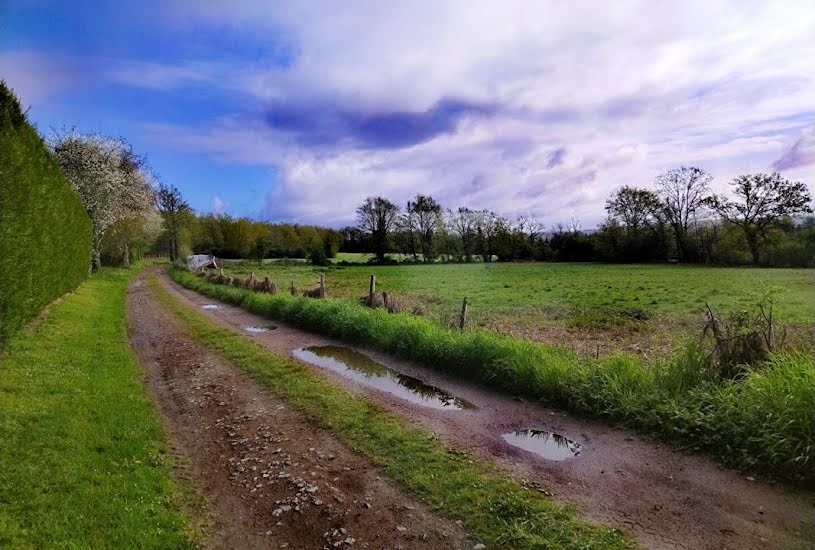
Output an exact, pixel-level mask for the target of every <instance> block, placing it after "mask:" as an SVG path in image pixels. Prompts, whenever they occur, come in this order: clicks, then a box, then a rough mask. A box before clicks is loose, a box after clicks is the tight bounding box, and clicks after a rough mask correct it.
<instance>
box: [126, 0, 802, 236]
mask: <svg viewBox="0 0 815 550" xmlns="http://www.w3.org/2000/svg"><path fill="white" fill-rule="evenodd" d="M164 16H165V17H168V16H169V18H170V20H171V21H172V24H174V25H184V24H187V23H185V22H189V23H188V24H190V25H195V26H199V25H203V26H204V27H207V28H212V29H219V28H223V27H225V26H228V27H230V28H252V29H255V30H258V29H260V31H258V32H262V31H263V30H266V31H268V32H269V33H274V35H275V37H277V38H278V39H281V40H286V41H288V42H289V43H290V45H291V49H292V51H295V52H296V55H295V56H294V58H293V60H292V62H291V63H290V64H287V65H286V66H275V65H274V63H256V64H254V65H251V66H241V67H239V68H238V69H235V70H233V71H232V72H231V73H230V74H229V75H228V76H223V75H222V76H219V77H218V79H216V80H218V81H222V83H221V84H220V85H221V86H229V87H232V88H239V89H242V90H244V91H245V92H247V93H249V94H252V95H254V96H256V98H258V99H261V100H264V101H269V102H273V101H274V102H282V103H285V104H296V105H302V106H305V111H306V112H308V108H309V106H313V105H314V106H321V105H325V104H329V105H331V106H333V107H335V108H337V109H351V110H354V111H358V112H361V113H378V112H385V113H390V112H398V111H411V112H423V111H427V110H428V109H430V108H431V107H432V106H434V105H437V104H438V102H439V101H441V100H442V99H444V98H450V97H455V98H462V99H465V100H468V101H472V102H477V103H481V104H488V105H497V106H498V110H497V112H496V113H493V114H491V115H490V116H478V115H475V114H474V115H464V116H462V117H461V119H460V120H459V121H458V126H457V127H456V130H455V131H454V132H452V133H439V134H438V135H436V136H435V137H433V138H432V139H429V140H427V141H425V142H421V143H416V144H414V145H412V146H410V147H405V148H401V149H393V148H390V149H389V148H386V147H382V148H376V147H375V146H374V147H371V146H366V147H365V148H361V147H358V146H348V145H347V144H346V143H344V142H342V141H341V140H340V141H339V142H338V143H334V144H332V145H331V146H315V145H311V146H309V145H305V144H304V143H303V141H302V140H298V139H297V136H296V135H292V133H291V132H283V131H280V130H275V129H272V128H270V127H269V126H268V125H267V124H266V123H264V121H263V117H262V116H261V113H254V114H253V113H243V114H241V115H240V116H236V117H233V118H227V119H220V120H217V121H210V122H209V123H206V124H201V125H198V126H196V127H193V128H185V127H173V126H167V125H152V126H150V127H149V128H148V130H149V132H150V133H151V134H152V135H154V136H157V137H159V138H160V139H162V140H164V141H165V142H168V143H172V144H174V145H175V146H176V147H179V148H184V149H187V150H194V151H199V152H206V153H208V154H210V155H212V156H213V157H215V158H217V159H218V160H219V161H223V162H235V163H248V164H270V165H274V166H276V167H277V168H278V169H279V174H280V178H281V181H280V182H279V184H278V185H277V186H276V187H275V188H274V189H273V190H272V191H270V192H269V194H268V196H267V199H266V204H265V205H263V206H259V207H258V208H259V211H260V212H262V213H263V214H264V215H267V216H275V217H290V218H293V219H298V220H302V221H309V222H319V223H332V224H340V223H346V222H350V221H352V220H353V211H354V208H355V206H356V205H357V204H358V203H359V202H360V201H361V200H362V199H363V198H364V197H365V196H367V195H370V194H382V195H386V196H388V197H390V198H392V199H393V200H396V201H399V202H400V203H401V202H404V200H406V199H407V198H408V197H409V196H410V195H411V194H414V193H416V192H425V193H428V192H429V193H432V194H434V196H436V197H437V198H440V199H441V200H442V201H443V202H444V204H445V205H446V206H449V207H455V206H458V205H461V204H465V205H468V206H472V207H486V208H492V209H494V210H496V211H500V212H504V213H507V214H513V213H517V212H530V211H532V212H538V213H540V214H541V215H542V217H543V219H544V220H545V221H546V222H547V223H552V224H554V223H557V222H566V221H568V220H569V219H570V218H572V217H576V218H579V219H581V220H582V221H583V223H584V225H593V224H594V223H597V222H598V221H599V220H600V218H601V217H602V216H603V201H604V199H605V197H606V195H607V194H608V192H609V191H610V190H611V189H613V188H614V187H617V186H619V185H622V184H633V185H649V184H650V182H651V181H653V178H654V176H655V175H656V174H657V173H659V172H660V171H663V170H665V169H668V168H672V167H675V166H678V165H681V164H699V165H701V166H702V167H705V168H708V169H709V170H710V171H711V172H713V173H714V175H715V176H716V177H717V186H719V187H721V186H724V185H725V184H726V181H727V179H729V178H730V177H732V176H733V175H735V174H737V173H739V172H743V171H748V170H769V169H770V168H771V165H772V163H773V161H775V160H777V159H778V158H780V157H781V156H782V155H784V154H785V153H786V152H787V151H789V150H790V148H791V147H792V146H793V144H794V143H795V142H796V140H797V139H799V138H800V136H801V135H803V133H804V132H805V130H806V128H807V127H809V126H811V125H812V119H813V111H815V40H812V34H811V32H812V29H813V28H815V5H813V4H811V3H807V2H796V1H791V2H760V3H749V2H742V1H731V2H701V1H696V2H683V3H675V2H631V1H629V2H625V1H623V2H615V3H611V4H609V3H606V4H602V5H601V4H598V3H596V2H589V1H586V2H572V3H568V4H565V3H555V2H522V1H508V2H472V1H466V2H465V1H461V2H435V1H426V2H403V3H392V2H373V1H372V2H358V3H354V4H352V5H349V4H326V3H324V2H309V1H306V2H234V1H229V2H226V1H224V2H207V3H204V4H201V3H198V2H192V3H189V4H185V3H182V4H175V5H174V6H173V7H172V8H171V11H170V12H166V13H164ZM210 69H211V67H210V66H209V65H194V64H193V65H187V66H182V67H175V68H173V69H167V70H164V69H162V68H160V67H152V68H151V69H150V71H148V74H150V75H153V78H149V79H147V82H146V83H144V84H143V85H153V86H155V87H159V86H170V85H177V84H178V83H179V82H188V81H195V80H197V79H201V78H207V75H208V74H210V73H209V72H208V71H209V70H210ZM219 70H223V69H219ZM227 72H228V70H227ZM124 74H125V76H127V74H128V73H127V72H126V73H124ZM119 76H120V77H121V76H122V74H121V73H120V74H119ZM129 80H131V81H132V80H133V79H129ZM151 83H152V84H151ZM253 115H257V116H253ZM808 143H809V142H808V141H807V142H805V143H804V145H802V146H801V147H804V146H806V145H807V144H808ZM558 149H562V150H563V151H564V153H563V155H562V156H563V158H562V162H560V163H559V164H556V165H554V166H552V167H548V164H549V159H550V158H551V154H552V151H554V150H558ZM807 151H808V149H807ZM806 158H808V157H806ZM810 178H811V176H810ZM807 183H809V184H810V185H812V183H813V181H812V180H811V179H809V180H808V181H807Z"/></svg>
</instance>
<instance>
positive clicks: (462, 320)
mask: <svg viewBox="0 0 815 550" xmlns="http://www.w3.org/2000/svg"><path fill="white" fill-rule="evenodd" d="M468 306H469V303H468V302H467V297H466V296H465V297H464V301H463V302H462V303H461V316H460V317H459V318H458V328H459V330H464V327H465V326H466V325H467V307H468Z"/></svg>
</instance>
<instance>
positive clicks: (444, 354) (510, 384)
mask: <svg viewBox="0 0 815 550" xmlns="http://www.w3.org/2000/svg"><path fill="white" fill-rule="evenodd" d="M169 273H170V275H171V276H172V277H173V278H174V279H175V280H176V281H177V282H179V283H181V284H182V285H183V286H185V287H187V288H190V289H192V290H195V291H197V292H199V293H202V294H204V295H206V296H209V297H211V298H215V299H218V300H222V301H224V302H227V303H231V304H234V305H237V306H239V307H242V308H244V309H246V310H248V311H251V312H253V313H257V314H259V315H263V316H266V317H269V318H272V319H277V320H281V321H285V322H288V323H290V324H292V325H294V326H298V327H302V328H305V329H308V330H312V331H315V332H319V333H323V334H327V335H329V336H332V337H335V338H338V339H341V340H346V341H350V342H357V343H361V344H364V345H368V346H372V347H375V348H378V349H381V350H383V351H386V352H388V353H392V354H394V355H398V356H402V357H406V358H409V359H413V360H416V361H421V362H422V363H424V364H426V365H428V366H431V367H434V368H438V369H440V370H444V371H447V372H450V373H453V374H456V375H458V376H460V377H462V378H467V379H471V380H475V381H477V382H480V383H485V384H489V385H490V386H491V387H493V388H495V389H499V390H503V391H505V392H507V393H510V394H512V395H524V396H528V397H532V398H535V399H540V400H542V401H546V402H549V403H552V404H555V405H557V406H560V407H563V408H565V409H569V410H573V411H576V412H579V413H581V414H585V415H588V416H594V417H601V418H607V419H610V420H612V421H615V422H619V423H623V424H625V425H628V426H631V427H633V428H636V429H638V430H640V431H642V432H645V433H649V434H651V435H654V436H657V437H660V438H662V439H664V440H665V441H667V442H669V443H672V444H675V445H677V446H680V447H683V448H692V449H694V450H702V449H704V450H707V451H709V452H711V453H713V454H714V455H715V456H717V457H718V458H719V459H720V460H721V461H722V462H723V463H725V464H728V465H730V466H734V467H738V468H742V469H746V470H750V471H756V472H764V473H768V474H771V475H775V476H777V477H780V478H784V479H789V480H793V481H796V482H804V483H806V484H809V485H812V484H813V483H815V358H813V357H812V356H811V355H805V354H797V355H778V356H775V357H773V358H772V359H771V360H770V361H769V362H768V364H766V365H763V366H762V367H761V368H757V369H752V370H750V371H749V372H748V373H747V374H746V375H745V376H744V378H742V379H741V380H739V381H737V382H732V381H727V380H720V379H718V378H713V377H712V376H711V375H710V373H709V372H708V370H707V369H706V368H705V366H704V360H703V354H702V352H701V351H700V350H699V349H697V348H694V347H688V348H687V349H685V350H683V351H682V353H678V354H677V355H676V356H674V357H672V358H670V359H669V360H665V361H660V362H657V363H654V364H652V365H648V366H645V365H643V364H642V363H641V362H640V361H639V360H637V359H636V358H633V357H630V356H626V355H617V356H612V357H607V358H601V359H598V360H594V361H587V360H579V359H578V357H577V355H576V354H575V353H573V352H571V351H569V350H566V349H563V348H558V347H554V346H546V345H541V344H535V343H531V342H525V341H521V340H516V339H512V338H508V337H505V336H500V335H497V334H494V333H490V332H487V331H482V330H472V331H464V332H460V331H457V330H451V329H448V328H445V327H441V326H439V325H437V324H435V323H433V322H431V321H429V320H427V319H423V318H419V317H415V316H411V315H407V314H395V315H390V314H388V313H387V312H385V311H384V310H382V309H370V308H365V307H362V306H359V305H356V304H351V303H348V302H344V301H339V300H330V299H329V300H313V299H307V298H296V297H292V296H289V295H285V294H277V295H270V294H263V293H258V292H252V291H249V290H246V289H241V288H236V287H231V286H222V285H216V284H213V283H210V282H208V281H206V280H205V279H202V278H199V277H196V276H194V275H192V274H191V273H189V272H187V271H184V270H182V269H178V268H171V269H170V270H169Z"/></svg>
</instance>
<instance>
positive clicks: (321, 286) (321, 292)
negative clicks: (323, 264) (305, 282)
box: [320, 273, 325, 298]
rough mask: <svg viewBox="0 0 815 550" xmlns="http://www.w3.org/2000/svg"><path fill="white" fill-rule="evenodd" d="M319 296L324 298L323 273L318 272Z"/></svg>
mask: <svg viewBox="0 0 815 550" xmlns="http://www.w3.org/2000/svg"><path fill="white" fill-rule="evenodd" d="M320 298H325V273H320Z"/></svg>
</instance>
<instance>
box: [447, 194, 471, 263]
mask: <svg viewBox="0 0 815 550" xmlns="http://www.w3.org/2000/svg"><path fill="white" fill-rule="evenodd" d="M447 226H448V227H449V228H450V230H451V232H452V233H453V234H454V235H455V236H456V237H458V240H459V242H460V243H461V254H462V256H463V258H464V261H466V262H470V261H472V259H473V254H475V250H476V244H477V243H476V237H477V236H478V213H477V212H474V211H472V210H470V209H469V208H464V207H461V208H459V209H458V210H456V211H455V212H454V211H452V210H449V211H448V213H447Z"/></svg>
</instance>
